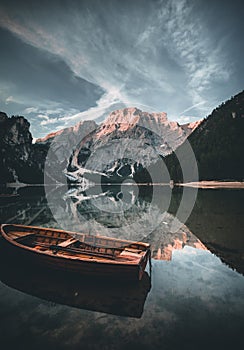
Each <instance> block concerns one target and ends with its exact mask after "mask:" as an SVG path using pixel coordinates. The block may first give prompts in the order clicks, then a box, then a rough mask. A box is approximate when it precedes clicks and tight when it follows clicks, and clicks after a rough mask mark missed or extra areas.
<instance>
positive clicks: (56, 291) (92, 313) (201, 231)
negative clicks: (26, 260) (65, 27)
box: [0, 188, 244, 349]
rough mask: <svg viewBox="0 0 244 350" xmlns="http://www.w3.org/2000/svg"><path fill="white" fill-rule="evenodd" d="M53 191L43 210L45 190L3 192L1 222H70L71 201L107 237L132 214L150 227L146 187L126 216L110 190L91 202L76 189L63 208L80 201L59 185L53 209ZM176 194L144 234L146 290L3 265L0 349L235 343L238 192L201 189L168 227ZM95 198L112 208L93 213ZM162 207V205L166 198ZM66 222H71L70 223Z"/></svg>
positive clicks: (239, 340)
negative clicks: (178, 222) (185, 214)
mask: <svg viewBox="0 0 244 350" xmlns="http://www.w3.org/2000/svg"><path fill="white" fill-rule="evenodd" d="M190 190H191V189H189V191H190ZM60 191H63V190H61V189H59V190H57V191H54V192H53V198H54V199H53V203H54V204H53V206H54V207H53V208H51V209H50V207H49V206H50V203H47V200H46V196H45V193H44V191H43V188H25V189H24V188H23V189H20V190H19V191H18V194H19V196H18V197H13V198H2V199H1V202H0V207H1V208H0V214H1V222H9V223H22V224H24V223H25V224H31V225H40V226H50V227H59V226H60V221H59V220H57V218H58V215H60V216H62V215H63V217H65V215H66V214H67V215H70V216H71V217H72V218H73V216H72V215H76V212H74V207H76V208H77V209H76V210H78V212H79V213H81V216H82V220H83V219H84V221H87V222H90V227H95V228H102V227H104V230H105V231H106V229H107V230H108V233H109V234H110V233H111V232H114V233H116V232H118V231H117V230H116V229H117V228H120V227H122V226H124V225H125V222H126V223H127V224H128V222H129V223H130V224H132V223H133V222H136V221H138V220H139V219H138V217H139V218H140V220H143V221H142V222H143V223H145V225H148V226H147V228H148V230H149V228H150V225H151V224H152V223H151V222H150V220H149V223H148V224H146V220H147V219H148V217H149V216H148V215H149V211H148V210H149V209H150V210H152V209H151V208H149V205H150V200H151V198H152V197H151V194H150V191H149V193H146V194H143V195H140V196H139V197H138V196H137V197H136V199H135V197H133V191H132V193H131V197H128V198H127V199H126V200H127V203H128V205H129V207H128V210H126V213H125V214H124V215H122V214H121V212H120V211H119V209H118V208H119V205H120V204H119V198H120V196H121V194H119V191H117V190H114V192H113V191H112V192H113V194H112V195H111V193H110V194H109V195H106V197H107V196H110V197H111V198H105V197H104V196H102V197H100V196H99V193H97V194H98V197H96V202H94V200H95V198H90V199H86V198H85V199H84V198H83V197H86V196H89V193H88V194H87V193H83V197H81V195H80V194H79V199H81V198H82V200H81V201H80V203H79V204H78V205H75V206H73V204H72V205H70V203H71V202H72V203H74V204H76V203H77V201H78V200H77V199H75V198H74V193H73V197H72V196H71V197H70V195H69V196H68V198H65V194H66V192H65V191H63V193H62V196H61V197H62V198H63V200H62V201H63V202H62V207H61V208H55V198H56V197H55V196H56V195H57V196H59V195H58V194H57V193H60ZM164 191H165V192H164ZM105 192H106V191H105ZM167 193H168V192H167V190H162V192H161V193H160V195H162V201H164V200H163V197H164V196H165V197H167ZM122 194H123V193H122ZM66 195H67V194H66ZM117 195H118V196H117ZM181 196H182V193H181V190H180V189H178V190H177V189H176V190H174V191H173V196H172V198H171V200H170V206H169V209H168V211H167V213H165V215H164V217H163V221H162V222H161V225H159V227H156V228H155V229H154V231H153V232H150V234H149V235H148V236H146V237H144V239H145V240H148V241H150V243H151V244H152V250H153V256H154V259H153V261H152V262H153V266H152V275H151V279H150V277H149V270H148V269H147V275H146V280H145V281H144V286H140V287H136V286H134V287H132V286H129V287H126V286H122V287H120V288H115V287H114V289H113V288H107V286H101V285H98V284H96V282H95V284H94V285H93V284H91V285H89V283H88V282H86V281H83V280H82V279H79V280H78V281H76V280H74V279H69V278H68V277H67V276H57V277H53V276H52V275H51V272H49V273H48V272H46V273H44V275H41V274H40V275H39V278H38V276H36V275H31V273H30V272H28V271H27V269H26V270H23V269H21V268H20V270H19V272H18V271H17V274H16V272H15V269H12V270H11V269H10V267H9V266H8V267H6V266H4V262H1V264H2V265H1V269H0V280H1V281H2V282H0V319H1V327H0V341H1V346H2V347H3V348H4V349H12V348H16V347H18V346H20V344H21V348H25V349H43V348H46V349H53V348H57V349H83V348H86V349H125V348H128V349H137V348H140V349H155V348H160V349H163V348H164V349H178V348H179V349H182V348H183V349H196V348H197V349H206V348H207V349H227V348H228V349H229V348H230V347H233V344H239V346H240V348H241V347H242V346H243V345H244V344H243V335H242V332H243V324H244V300H243V294H244V277H243V275H242V274H241V273H239V272H237V271H235V269H236V270H241V268H242V265H241V259H240V257H242V256H243V251H244V249H243V227H244V225H243V215H242V203H243V199H244V198H243V197H244V193H243V191H242V190H226V189H224V190H200V191H199V192H198V197H197V201H196V204H195V207H194V209H193V211H192V213H191V215H190V217H189V218H188V220H187V222H186V225H183V226H182V227H181V228H180V229H179V230H178V232H174V233H172V232H170V231H169V227H170V225H171V223H172V220H174V218H175V214H176V213H177V208H178V205H179V202H180V199H181ZM59 197H60V196H59ZM76 197H77V193H76ZM133 198H134V199H133ZM56 203H57V202H56ZM101 203H102V204H103V205H110V207H109V208H111V210H113V212H112V211H111V212H110V214H109V211H106V210H105V211H103V210H101V208H100V207H99V205H100V204H101ZM108 203H110V204H108ZM111 203H112V204H111ZM48 204H49V206H48ZM57 207H58V206H57ZM160 209H161V210H162V209H164V204H162V207H161V208H160ZM155 211H157V208H156V209H155ZM53 212H54V214H55V218H54V216H53ZM65 213H66V214H65ZM78 215H79V214H78ZM152 215H155V212H154V213H151V216H152ZM156 218H157V216H156V215H155V220H156ZM79 219H80V218H79ZM178 219H179V218H178ZM73 222H74V226H73V229H74V230H77V221H76V220H74V221H73ZM66 224H67V226H69V228H72V227H71V226H72V223H70V221H69V220H68V221H67V222H66ZM83 224H84V223H82V225H83ZM88 226H89V225H88ZM88 226H87V228H88ZM113 230H114V231H113ZM142 235H143V233H142ZM200 243H204V244H205V245H201V244H200ZM205 247H209V248H211V249H212V251H209V250H206V249H205ZM213 251H214V253H215V254H214V253H213ZM216 254H218V255H219V256H220V257H221V259H222V260H221V259H220V258H219V257H218V256H217V255H216ZM223 255H224V256H223ZM228 259H229V260H228ZM224 261H225V262H224ZM226 262H227V263H229V264H227V263H226ZM230 266H232V268H231V267H230ZM137 288H138V289H137Z"/></svg>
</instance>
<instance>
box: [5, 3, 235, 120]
mask: <svg viewBox="0 0 244 350" xmlns="http://www.w3.org/2000/svg"><path fill="white" fill-rule="evenodd" d="M3 3H4V2H3ZM203 3H204V2H202V4H203ZM138 4H139V3H138V2H137V1H135V2H127V1H125V2H120V1H106V3H105V4H101V2H99V1H93V2H91V1H85V0H84V1H82V2H78V1H77V2H76V1H74V2H72V3H70V5H69V7H68V8H66V9H65V10H64V9H63V8H62V6H60V5H59V3H58V2H56V1H53V2H51V3H50V4H49V6H48V7H44V6H43V7H42V5H41V4H39V5H38V4H35V5H33V6H31V7H30V6H28V4H21V6H19V7H18V6H16V7H8V6H10V5H8V3H7V2H6V3H5V5H2V6H1V7H0V11H1V17H0V24H1V25H2V26H3V27H4V28H6V29H8V30H9V31H11V32H12V33H14V34H15V35H16V36H18V37H19V38H21V40H23V41H24V42H26V43H28V44H30V45H32V46H34V47H36V48H38V49H39V50H41V51H40V52H49V53H51V54H54V55H56V56H57V57H59V59H60V60H61V61H62V62H65V65H66V67H69V69H70V70H71V73H72V74H69V77H72V78H71V80H72V79H75V77H80V78H82V79H84V80H85V81H87V82H90V83H92V84H93V86H98V87H100V89H101V90H100V93H99V94H97V95H96V96H95V94H94V95H93V101H92V103H91V100H90V104H89V105H88V106H86V108H83V109H79V108H78V106H77V105H76V106H75V108H74V110H73V111H71V107H72V106H71V104H69V105H68V106H65V107H64V105H62V102H61V103H60V104H56V105H54V106H49V107H47V108H46V111H45V110H44V109H45V108H44V107H43V110H42V112H40V111H39V110H38V113H41V114H44V115H47V116H49V118H50V120H53V124H54V123H60V126H61V125H65V126H67V125H71V123H73V122H76V121H78V120H80V119H99V118H103V116H104V115H105V114H106V113H107V112H108V111H109V110H110V109H112V108H113V107H117V106H137V107H139V108H141V107H143V106H144V107H146V108H145V109H147V110H154V111H159V110H160V111H166V112H168V115H169V118H171V117H172V116H176V117H179V115H180V116H181V115H183V114H184V113H186V112H188V111H190V110H194V113H195V115H196V116H198V117H199V118H200V117H203V116H205V115H206V114H207V113H209V112H210V111H211V109H212V108H213V107H215V106H216V104H217V102H218V103H219V102H220V101H219V100H218V98H219V96H220V94H221V91H223V90H222V89H223V85H224V83H226V82H228V81H229V80H230V78H231V76H232V74H233V72H232V66H231V64H230V62H231V59H232V57H230V56H229V52H228V51H227V50H226V48H227V46H228V45H227V40H228V36H227V35H226V34H225V35H222V36H221V37H220V36H219V34H218V33H217V32H214V31H213V30H212V31H211V29H213V28H210V26H208V22H207V20H206V18H204V14H203V15H202V11H201V10H202V8H203V5H202V4H201V1H199V3H198V4H197V5H196V4H195V3H194V4H193V3H192V2H190V1H188V0H170V1H169V0H162V1H155V2H154V1H150V2H148V1H144V0H141V1H140V5H138ZM197 6H199V8H197ZM50 13H55V14H56V16H55V18H54V17H53V16H50ZM205 13H206V11H205ZM59 66H60V67H61V65H59ZM62 67H63V66H62ZM60 71H62V69H61V70H60ZM50 72H52V69H50ZM67 80H68V79H67ZM69 83H70V80H69ZM56 86H58V83H57V85H55V87H54V88H52V90H55V89H56ZM67 86H68V83H67ZM57 91H58V87H57ZM213 91H215V94H213ZM72 92H73V94H74V93H75V91H74V90H72ZM65 94H66V91H65V92H64V93H63V94H62V96H65ZM71 96H72V95H71V94H70V95H69V96H67V98H71ZM78 98H79V97H77V98H76V100H75V101H77V99H78ZM63 99H64V98H63ZM84 101H85V98H84ZM189 106H190V107H189ZM28 108H32V107H27V113H28V111H29V109H28ZM48 109H49V111H48ZM58 109H60V110H59V112H58V114H57V111H58ZM55 110H56V112H55ZM182 110H183V112H182ZM32 112H33V113H34V110H33V111H32ZM30 113H31V112H30ZM36 113H37V111H36ZM55 118H56V119H57V120H56V121H55ZM171 119H172V118H171ZM44 121H45V120H43V122H44ZM54 121H55V122H54ZM47 124H48V123H46V124H45V125H47ZM50 124H52V123H51V122H50Z"/></svg>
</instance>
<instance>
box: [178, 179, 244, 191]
mask: <svg viewBox="0 0 244 350" xmlns="http://www.w3.org/2000/svg"><path fill="white" fill-rule="evenodd" d="M175 185H176V186H182V187H194V188H205V189H206V188H210V189H211V188H212V189H215V188H244V182H243V181H214V180H211V181H196V182H185V183H177V184H175Z"/></svg>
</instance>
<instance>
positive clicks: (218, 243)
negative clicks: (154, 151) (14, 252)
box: [0, 184, 244, 273]
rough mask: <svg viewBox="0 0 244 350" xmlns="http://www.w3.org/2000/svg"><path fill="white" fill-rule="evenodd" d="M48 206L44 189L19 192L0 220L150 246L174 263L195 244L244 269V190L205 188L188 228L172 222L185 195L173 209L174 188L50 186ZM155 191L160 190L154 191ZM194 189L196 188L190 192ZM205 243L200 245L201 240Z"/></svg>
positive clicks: (1, 202)
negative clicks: (177, 252)
mask: <svg viewBox="0 0 244 350" xmlns="http://www.w3.org/2000/svg"><path fill="white" fill-rule="evenodd" d="M50 189H51V190H50V193H49V196H50V198H51V201H50V200H49V201H48V202H47V198H46V194H45V192H44V189H43V187H33V188H31V187H26V188H20V189H17V190H16V189H15V192H14V193H15V195H16V194H17V195H18V197H15V196H14V197H8V198H0V222H2V223H4V222H6V223H20V224H28V225H37V226H38V225H40V226H44V227H45V226H46V227H55V228H64V229H68V230H71V231H85V232H92V233H96V234H102V235H106V236H113V237H121V238H125V239H126V238H127V239H132V240H142V241H145V242H149V243H150V244H151V247H152V256H153V258H154V259H160V260H170V259H171V258H172V251H174V250H175V249H182V248H184V246H192V247H195V248H200V249H206V247H207V248H208V249H210V250H211V251H213V252H214V253H215V254H216V255H218V256H220V258H222V259H223V261H225V262H226V263H227V264H229V265H230V266H231V267H233V268H235V269H237V270H238V271H240V272H242V273H243V271H244V268H243V252H244V247H243V234H242V232H243V231H242V229H243V227H244V222H243V215H242V211H241V208H242V203H243V200H244V191H237V190H217V191H211V190H201V191H199V193H198V198H197V201H196V205H195V208H194V209H193V211H192V214H191V216H190V217H189V219H188V221H187V226H186V225H182V224H181V223H180V222H179V226H180V225H181V227H180V228H179V229H178V231H177V232H172V230H171V227H172V222H173V221H174V222H175V221H177V220H178V219H177V218H176V216H175V215H176V213H177V208H178V206H179V203H180V200H181V195H182V191H181V189H174V190H173V192H172V196H171V198H170V205H169V208H168V211H164V209H165V207H166V203H168V198H169V190H170V189H169V187H166V186H164V187H163V186H162V187H158V188H157V189H156V193H155V194H154V198H156V201H155V203H156V204H157V205H156V204H155V203H153V204H152V191H153V188H152V187H151V186H140V187H139V190H138V188H137V187H136V186H133V185H132V184H126V185H124V186H114V187H112V186H109V185H107V186H103V187H102V188H101V187H99V186H94V187H93V188H92V189H89V190H86V191H84V190H83V188H81V187H72V188H70V189H69V191H67V187H65V186H63V187H62V186H61V187H50ZM154 190H155V188H154ZM186 191H189V192H190V191H191V189H190V188H189V189H186ZM199 239H200V240H201V241H200V240H199Z"/></svg>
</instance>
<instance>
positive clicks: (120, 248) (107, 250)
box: [4, 225, 149, 262]
mask: <svg viewBox="0 0 244 350" xmlns="http://www.w3.org/2000/svg"><path fill="white" fill-rule="evenodd" d="M4 232H5V234H6V235H7V236H8V237H9V238H10V239H11V240H13V241H15V242H16V243H18V244H20V245H22V246H25V247H30V248H32V249H34V250H36V251H40V252H43V253H48V254H50V253H52V254H58V255H66V256H67V255H68V256H79V257H81V258H85V257H87V258H89V259H92V258H96V259H97V258H101V259H112V260H119V261H131V262H132V261H134V262H136V261H139V260H140V259H141V257H142V256H144V255H145V253H146V251H147V250H148V248H149V245H148V244H147V243H141V242H138V243H137V242H133V241H125V240H120V239H114V238H110V237H103V236H95V235H88V234H82V233H71V232H65V231H59V230H52V229H45V228H34V227H24V226H23V227H21V226H17V225H16V226H15V225H9V226H8V225H6V226H5V227H4Z"/></svg>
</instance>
